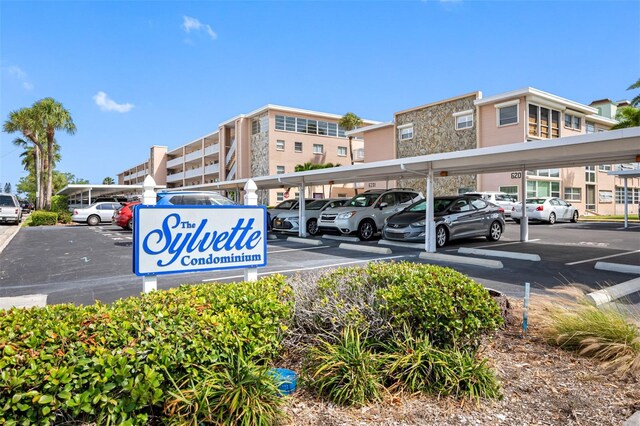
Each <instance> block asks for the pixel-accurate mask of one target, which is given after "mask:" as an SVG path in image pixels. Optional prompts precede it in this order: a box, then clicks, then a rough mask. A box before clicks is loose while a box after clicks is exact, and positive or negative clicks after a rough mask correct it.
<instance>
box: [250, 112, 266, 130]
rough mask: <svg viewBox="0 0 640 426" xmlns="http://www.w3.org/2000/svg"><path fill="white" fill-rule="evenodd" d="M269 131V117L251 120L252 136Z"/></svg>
mask: <svg viewBox="0 0 640 426" xmlns="http://www.w3.org/2000/svg"><path fill="white" fill-rule="evenodd" d="M268 130H269V116H267V115H265V116H263V117H260V118H254V119H252V120H251V134H252V135H255V134H258V133H260V132H266V131H268Z"/></svg>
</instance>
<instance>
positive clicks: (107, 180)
mask: <svg viewBox="0 0 640 426" xmlns="http://www.w3.org/2000/svg"><path fill="white" fill-rule="evenodd" d="M114 183H115V181H114V180H113V178H112V177H111V176H107V177H106V178H104V179H102V184H103V185H113V184H114Z"/></svg>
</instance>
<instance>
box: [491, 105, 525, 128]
mask: <svg viewBox="0 0 640 426" xmlns="http://www.w3.org/2000/svg"><path fill="white" fill-rule="evenodd" d="M519 104H520V101H510V102H504V103H501V104H496V108H497V109H498V112H497V121H498V123H497V124H498V126H506V125H509V124H517V123H518V105H519Z"/></svg>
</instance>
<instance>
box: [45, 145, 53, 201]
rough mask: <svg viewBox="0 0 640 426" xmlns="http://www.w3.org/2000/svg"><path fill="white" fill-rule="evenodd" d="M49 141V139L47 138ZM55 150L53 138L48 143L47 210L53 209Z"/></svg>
mask: <svg viewBox="0 0 640 426" xmlns="http://www.w3.org/2000/svg"><path fill="white" fill-rule="evenodd" d="M47 139H49V138H47ZM54 149H55V141H54V140H53V138H51V140H50V141H48V143H47V163H48V166H49V167H48V170H47V192H46V197H45V203H44V204H45V208H46V209H47V210H49V209H51V196H52V195H53V153H54Z"/></svg>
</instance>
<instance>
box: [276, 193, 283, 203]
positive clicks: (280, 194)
mask: <svg viewBox="0 0 640 426" xmlns="http://www.w3.org/2000/svg"><path fill="white" fill-rule="evenodd" d="M276 201H284V192H276Z"/></svg>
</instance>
